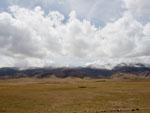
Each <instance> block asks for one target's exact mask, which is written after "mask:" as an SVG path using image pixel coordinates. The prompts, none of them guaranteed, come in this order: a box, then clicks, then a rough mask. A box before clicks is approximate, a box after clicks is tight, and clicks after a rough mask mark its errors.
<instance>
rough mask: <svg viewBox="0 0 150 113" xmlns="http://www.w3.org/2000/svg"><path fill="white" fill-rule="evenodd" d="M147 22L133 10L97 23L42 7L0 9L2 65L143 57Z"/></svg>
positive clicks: (149, 38) (149, 39) (149, 29)
mask: <svg viewBox="0 0 150 113" xmlns="http://www.w3.org/2000/svg"><path fill="white" fill-rule="evenodd" d="M149 48H150V23H149V22H147V23H146V24H142V23H141V22H139V21H138V20H137V19H136V18H135V17H134V15H133V14H132V12H130V11H125V12H124V13H123V14H122V16H121V17H120V18H118V19H117V20H115V21H110V22H107V23H106V26H104V27H100V28H99V27H96V26H95V25H93V24H92V23H91V22H90V21H88V20H86V19H83V20H80V19H78V17H77V14H76V11H72V12H71V13H70V14H69V18H68V19H66V17H65V16H64V15H63V14H61V13H60V12H58V11H49V12H48V13H45V12H44V10H43V9H42V8H41V7H39V6H38V7H35V8H34V9H33V10H31V9H27V8H22V7H19V6H11V7H10V8H9V11H7V12H6V11H3V12H1V13H0V58H1V60H2V62H1V63H0V66H1V67H3V66H17V67H30V66H34V67H42V66H51V65H53V66H85V65H88V64H99V65H103V64H104V65H105V64H117V63H121V62H137V61H138V62H140V63H147V62H149V58H150V50H149Z"/></svg>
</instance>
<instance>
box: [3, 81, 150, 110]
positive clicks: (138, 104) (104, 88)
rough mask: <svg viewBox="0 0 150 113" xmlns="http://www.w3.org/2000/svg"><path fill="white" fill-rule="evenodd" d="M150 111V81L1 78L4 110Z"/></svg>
mask: <svg viewBox="0 0 150 113" xmlns="http://www.w3.org/2000/svg"><path fill="white" fill-rule="evenodd" d="M103 112H105V113H118V112H121V113H150V82H148V81H147V82H145V81H141V82H136V81H132V82H131V81H130V82H123V81H122V82H119V81H111V80H99V79H97V80H88V79H87V80H81V79H72V78H68V79H56V78H53V79H31V78H30V79H29V78H26V79H12V80H0V113H103Z"/></svg>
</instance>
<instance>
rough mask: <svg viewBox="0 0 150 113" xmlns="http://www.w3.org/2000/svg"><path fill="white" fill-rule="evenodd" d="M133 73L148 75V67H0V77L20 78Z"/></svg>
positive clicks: (102, 76)
mask: <svg viewBox="0 0 150 113" xmlns="http://www.w3.org/2000/svg"><path fill="white" fill-rule="evenodd" d="M116 74H117V75H118V74H119V75H121V74H122V75H123V74H128V75H135V76H142V77H150V67H149V66H145V65H144V64H125V63H122V64H119V65H117V66H115V67H114V68H112V69H107V68H98V67H94V66H93V67H92V66H87V67H59V68H56V67H55V68H54V67H44V68H28V69H22V70H21V69H19V68H16V67H5V68H0V78H1V79H2V78H20V77H36V78H45V77H51V76H55V77H58V78H66V77H79V78H84V77H89V78H111V77H112V76H113V75H116Z"/></svg>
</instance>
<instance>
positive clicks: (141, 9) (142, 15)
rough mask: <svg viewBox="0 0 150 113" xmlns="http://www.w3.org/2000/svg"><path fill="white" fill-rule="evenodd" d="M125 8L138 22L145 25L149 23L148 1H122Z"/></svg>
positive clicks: (149, 6) (149, 8) (149, 9)
mask: <svg viewBox="0 0 150 113" xmlns="http://www.w3.org/2000/svg"><path fill="white" fill-rule="evenodd" d="M123 1H124V2H125V5H126V8H127V10H128V11H130V12H131V13H132V15H134V16H135V17H136V18H138V20H139V21H143V23H146V22H148V21H150V1H149V0H123Z"/></svg>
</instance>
